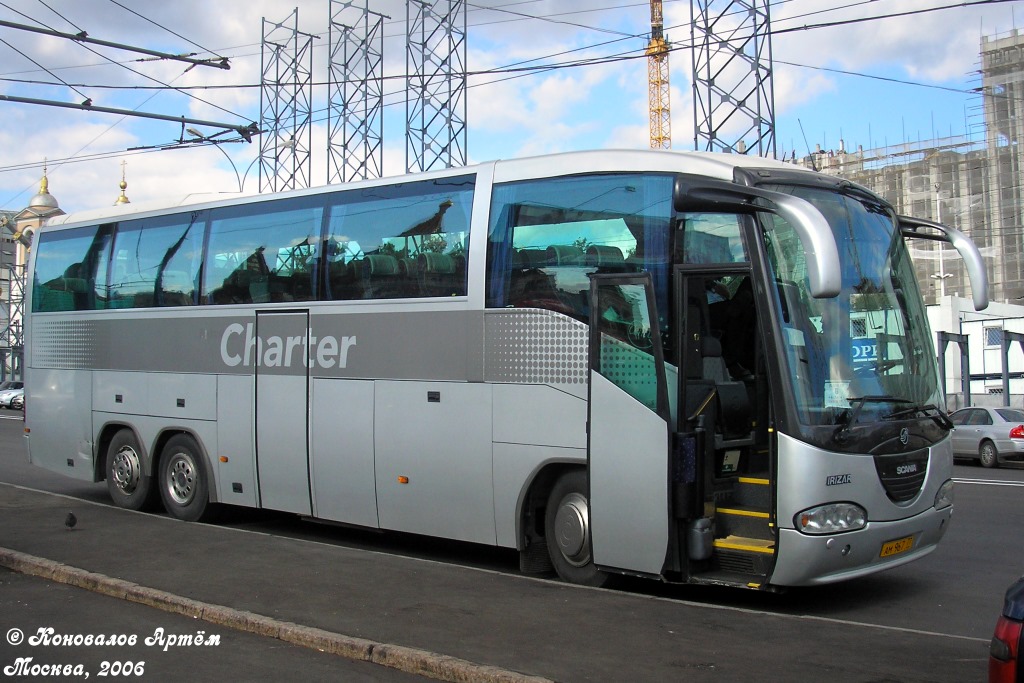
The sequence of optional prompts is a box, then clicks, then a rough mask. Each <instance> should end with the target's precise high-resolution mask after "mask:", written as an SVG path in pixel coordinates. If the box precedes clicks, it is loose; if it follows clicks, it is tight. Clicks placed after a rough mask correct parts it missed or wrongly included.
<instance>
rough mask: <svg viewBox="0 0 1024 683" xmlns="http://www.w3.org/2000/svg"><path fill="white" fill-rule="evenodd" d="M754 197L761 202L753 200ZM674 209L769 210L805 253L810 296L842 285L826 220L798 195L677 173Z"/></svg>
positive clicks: (822, 295)
mask: <svg viewBox="0 0 1024 683" xmlns="http://www.w3.org/2000/svg"><path fill="white" fill-rule="evenodd" d="M757 200H761V201H760V202H757V203H755V202H756V201H757ZM673 204H674V205H675V209H676V211H685V212H691V213H736V214H742V215H753V214H756V213H759V212H768V213H773V214H776V215H778V216H780V217H781V218H782V219H783V220H785V221H786V222H787V223H789V224H790V225H791V226H793V229H794V230H795V231H796V233H797V236H798V237H799V238H800V243H801V244H802V245H803V248H804V252H805V254H806V257H807V277H808V280H810V289H811V296H813V297H815V298H817V299H823V298H831V297H835V296H838V295H839V290H840V289H841V288H842V279H841V273H842V270H841V269H840V267H839V248H838V247H837V246H836V239H835V236H834V235H833V234H832V228H831V227H830V226H829V224H828V221H826V220H825V217H824V216H822V215H821V212H820V211H818V210H817V209H816V208H814V206H813V205H812V204H811V203H810V202H808V201H806V200H804V199H800V198H799V197H795V196H793V195H789V194H783V193H781V192H771V191H769V190H762V189H760V188H756V187H748V186H746V185H737V184H736V183H730V182H728V181H725V180H714V179H711V178H705V177H703V176H693V175H688V174H679V175H677V176H676V181H675V186H674V188H673Z"/></svg>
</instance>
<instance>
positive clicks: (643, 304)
mask: <svg viewBox="0 0 1024 683" xmlns="http://www.w3.org/2000/svg"><path fill="white" fill-rule="evenodd" d="M590 301H591V340H590V367H591V369H590V401H589V416H588V423H589V429H588V458H589V480H590V522H591V546H592V550H593V558H594V563H595V564H597V565H598V566H599V567H603V568H609V569H618V570H625V571H628V572H637V573H642V574H654V575H657V574H661V572H662V569H663V568H664V565H665V559H666V554H667V552H668V545H669V502H668V445H669V430H668V398H667V385H666V381H665V363H664V359H663V357H662V348H661V335H660V332H659V329H658V318H657V314H656V312H655V309H654V296H653V288H652V286H651V280H650V276H649V275H646V274H644V275H636V276H622V275H594V276H592V279H591V291H590Z"/></svg>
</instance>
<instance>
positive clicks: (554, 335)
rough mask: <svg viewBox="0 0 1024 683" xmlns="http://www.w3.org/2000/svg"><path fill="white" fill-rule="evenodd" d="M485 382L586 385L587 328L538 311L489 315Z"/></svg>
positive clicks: (576, 321)
mask: <svg viewBox="0 0 1024 683" xmlns="http://www.w3.org/2000/svg"><path fill="white" fill-rule="evenodd" d="M484 319H485V323H484V325H485V330H484V334H485V347H486V351H485V354H484V378H485V380H487V381H489V382H523V383H527V384H556V385H557V384H563V385H585V384H586V383H587V336H588V329H587V326H586V325H584V324H583V323H581V322H579V321H578V320H572V319H570V318H566V317H565V316H562V315H558V314H556V313H552V312H550V311H542V310H537V309H511V310H501V311H488V312H487V315H486V316H485V318H484Z"/></svg>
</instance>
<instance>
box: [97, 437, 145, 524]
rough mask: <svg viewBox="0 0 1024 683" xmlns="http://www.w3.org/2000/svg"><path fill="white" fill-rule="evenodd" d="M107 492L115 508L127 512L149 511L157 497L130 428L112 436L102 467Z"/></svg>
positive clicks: (140, 450) (137, 443) (136, 440)
mask: <svg viewBox="0 0 1024 683" xmlns="http://www.w3.org/2000/svg"><path fill="white" fill-rule="evenodd" d="M104 469H105V470H106V473H105V474H106V479H107V491H108V492H109V493H110V498H111V499H112V500H113V501H114V505H116V506H117V507H119V508H125V509H127V510H152V509H153V508H154V507H156V501H157V495H156V486H155V485H154V482H153V477H151V476H149V475H147V474H146V471H145V467H144V463H143V459H142V449H141V448H139V442H138V439H136V438H135V434H134V433H132V430H130V429H122V430H120V431H118V432H117V433H116V434H114V438H113V439H111V440H110V445H109V446H108V447H107V457H106V463H105V466H104Z"/></svg>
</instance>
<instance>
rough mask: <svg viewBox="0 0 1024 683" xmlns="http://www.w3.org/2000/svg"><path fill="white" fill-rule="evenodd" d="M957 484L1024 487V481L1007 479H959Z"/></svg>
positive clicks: (955, 480) (956, 481)
mask: <svg viewBox="0 0 1024 683" xmlns="http://www.w3.org/2000/svg"><path fill="white" fill-rule="evenodd" d="M953 482H954V483H957V484H978V485H980V486H1024V481H1006V480H1005V479H957V478H955V477H954V479H953Z"/></svg>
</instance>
